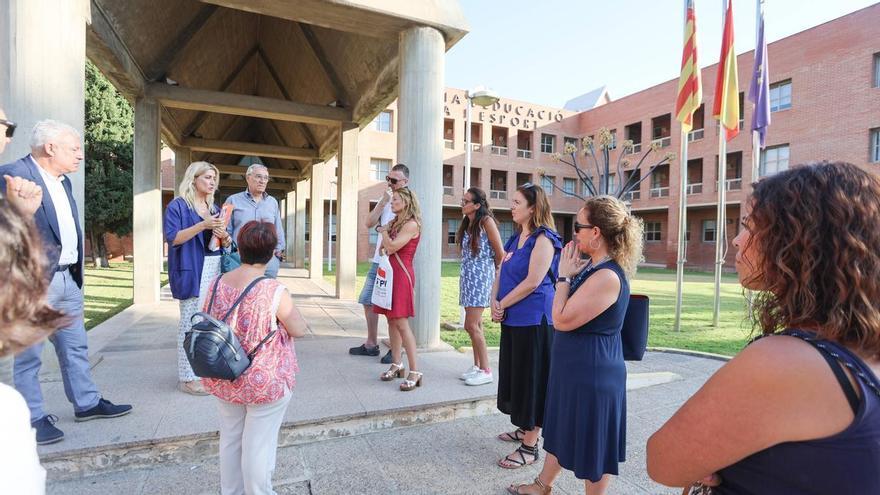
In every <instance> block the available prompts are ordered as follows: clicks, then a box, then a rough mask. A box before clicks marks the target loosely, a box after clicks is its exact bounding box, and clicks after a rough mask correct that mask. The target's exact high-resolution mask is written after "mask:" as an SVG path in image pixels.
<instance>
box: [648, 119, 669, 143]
mask: <svg viewBox="0 0 880 495" xmlns="http://www.w3.org/2000/svg"><path fill="white" fill-rule="evenodd" d="M671 130H672V114H668V113H667V114H666V115H661V116H659V117H654V118H653V119H651V143H657V144H658V145H660V147H661V148H665V147H667V146H669V145H670V144H672V134H671Z"/></svg>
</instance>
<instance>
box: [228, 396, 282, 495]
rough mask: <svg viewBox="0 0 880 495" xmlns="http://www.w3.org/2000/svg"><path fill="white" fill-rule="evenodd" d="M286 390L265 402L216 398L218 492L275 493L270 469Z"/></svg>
mask: <svg viewBox="0 0 880 495" xmlns="http://www.w3.org/2000/svg"><path fill="white" fill-rule="evenodd" d="M291 395H293V394H292V393H291V392H290V391H287V393H286V394H284V397H282V398H280V399H278V400H276V401H275V402H270V403H268V404H233V403H231V402H226V401H224V400H220V399H218V400H217V409H218V410H219V412H220V493H222V494H223V495H275V491H274V490H273V489H272V473H273V472H274V471H275V453H276V451H277V450H278V431H279V430H280V429H281V422H282V420H283V419H284V412H285V411H286V410H287V405H288V404H289V403H290V397H291Z"/></svg>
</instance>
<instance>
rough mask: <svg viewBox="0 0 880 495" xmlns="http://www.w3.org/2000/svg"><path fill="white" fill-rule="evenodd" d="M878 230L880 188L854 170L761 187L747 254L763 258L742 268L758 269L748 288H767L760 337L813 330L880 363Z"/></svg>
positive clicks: (824, 169) (826, 168) (791, 174)
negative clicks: (794, 329)
mask: <svg viewBox="0 0 880 495" xmlns="http://www.w3.org/2000/svg"><path fill="white" fill-rule="evenodd" d="M878 222H880V180H878V179H877V177H876V176H875V175H873V174H870V173H868V172H865V171H864V170H862V169H860V168H858V167H856V166H855V165H852V164H850V163H843V162H834V163H829V162H817V163H809V164H805V165H803V166H798V167H795V168H792V169H790V170H787V171H784V172H781V173H778V174H776V175H773V176H771V177H768V178H765V179H763V180H761V181H760V182H758V183H756V184H755V185H754V190H753V192H752V198H751V213H750V214H749V216H748V217H747V218H746V220H745V221H744V226H745V227H746V228H747V229H749V231H750V233H751V236H750V238H749V240H748V242H747V244H746V246H744V247H742V248H741V249H743V250H744V251H749V252H752V253H756V255H755V256H754V258H755V259H752V260H742V262H749V263H751V264H752V266H753V268H754V271H753V273H752V275H751V276H750V277H749V280H745V281H744V285H751V284H753V285H755V286H757V287H760V288H761V291H760V292H759V293H758V294H757V295H756V299H755V302H754V309H755V313H756V315H757V318H756V321H755V323H754V324H753V325H754V326H753V330H760V332H761V333H763V334H765V335H766V334H771V333H775V332H777V331H779V330H782V329H784V328H793V327H799V328H806V329H809V330H812V331H815V332H817V334H818V335H819V336H820V337H821V338H823V339H827V340H831V341H835V342H838V343H841V344H843V345H846V346H848V347H851V348H854V349H858V350H860V351H862V352H865V353H868V354H870V355H871V356H873V357H880V306H878V301H880V228H878ZM750 248H754V249H753V250H751V251H750ZM754 282H757V283H754ZM750 283H751V284H750Z"/></svg>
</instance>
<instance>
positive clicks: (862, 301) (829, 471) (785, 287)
mask: <svg viewBox="0 0 880 495" xmlns="http://www.w3.org/2000/svg"><path fill="white" fill-rule="evenodd" d="M820 204H821V205H822V207H821V208H817V207H816V205H820ZM749 210H750V213H749V215H748V216H746V217H745V218H744V219H743V222H742V223H743V227H742V230H741V231H740V233H739V235H737V237H736V238H735V239H734V245H735V246H736V247H737V256H736V267H737V273H738V274H739V279H740V282H741V283H742V284H743V286H744V287H745V288H748V289H752V290H755V291H756V292H755V293H756V294H757V295H758V296H757V298H756V300H755V301H754V314H755V316H756V319H757V323H756V327H757V328H759V329H760V331H761V333H762V334H763V335H764V338H760V339H757V340H755V341H753V342H752V343H751V344H749V346H748V347H746V348H745V349H744V350H743V351H742V352H740V353H739V354H738V355H737V356H736V357H735V358H733V359H732V360H731V361H730V362H728V363H727V364H725V365H724V367H722V368H721V369H720V370H719V371H718V372H716V373H715V375H714V376H713V377H712V378H710V379H709V381H708V382H706V384H705V385H703V387H702V388H701V389H700V390H699V391H698V392H697V393H696V394H695V395H694V396H693V397H692V398H691V399H690V400H689V401H688V402H687V403H686V404H685V405H684V406H683V407H682V408H681V409H680V410H679V411H678V412H676V413H675V414H674V415H673V416H672V418H671V419H670V420H669V421H668V422H667V423H666V424H665V425H663V427H662V428H660V430H659V431H657V433H655V434H654V435H653V436H652V437H651V438H650V439H649V441H648V448H647V460H648V473H649V474H650V476H651V477H652V478H653V479H654V480H656V481H658V482H660V483H662V484H664V485H669V486H690V485H691V483H693V482H700V484H703V485H705V486H710V487H712V488H711V493H713V494H746V495H749V494H765V493H766V494H773V495H789V494H792V495H793V494H815V495H819V494H850V493H852V494H868V493H871V494H874V493H880V380H878V378H877V375H878V372H880V307H878V305H877V301H880V231H878V229H877V223H878V221H880V180H878V178H877V176H876V175H875V174H873V173H869V172H866V171H864V170H862V169H860V168H858V167H856V166H854V165H851V164H847V163H839V162H838V163H828V162H822V163H814V164H806V165H803V166H798V167H795V168H792V169H791V170H787V171H784V172H780V173H778V174H776V175H773V176H770V177H767V178H765V179H763V180H761V181H760V182H758V183H757V184H756V185H755V186H754V190H753V192H752V196H751V198H750V208H749Z"/></svg>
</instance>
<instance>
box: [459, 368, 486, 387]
mask: <svg viewBox="0 0 880 495" xmlns="http://www.w3.org/2000/svg"><path fill="white" fill-rule="evenodd" d="M487 383H492V372H491V371H483V370H478V371H477V373H476V374H475V375H473V376H471V377H470V378H468V379H467V380H465V381H464V384H465V385H485V384H487Z"/></svg>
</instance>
